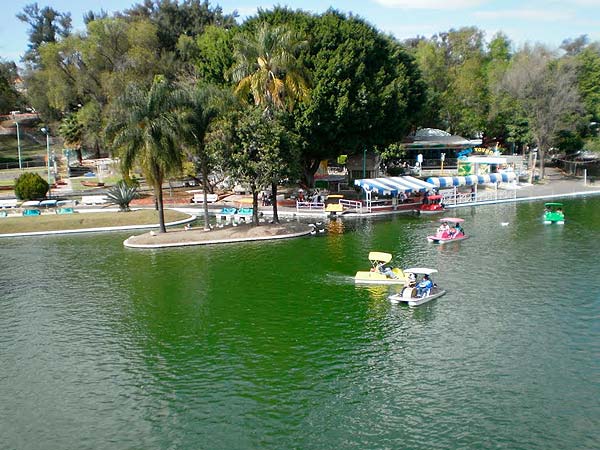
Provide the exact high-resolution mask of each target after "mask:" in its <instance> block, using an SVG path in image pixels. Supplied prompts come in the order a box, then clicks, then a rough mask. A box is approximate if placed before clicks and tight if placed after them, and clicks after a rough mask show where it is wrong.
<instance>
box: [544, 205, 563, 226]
mask: <svg viewBox="0 0 600 450" xmlns="http://www.w3.org/2000/svg"><path fill="white" fill-rule="evenodd" d="M562 207H563V204H562V203H545V204H544V223H545V224H551V223H556V224H558V225H562V224H564V223H565V214H564V213H563V210H562Z"/></svg>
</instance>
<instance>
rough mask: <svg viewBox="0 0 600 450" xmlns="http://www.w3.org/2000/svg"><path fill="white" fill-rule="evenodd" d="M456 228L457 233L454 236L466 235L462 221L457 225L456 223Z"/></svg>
mask: <svg viewBox="0 0 600 450" xmlns="http://www.w3.org/2000/svg"><path fill="white" fill-rule="evenodd" d="M454 229H455V230H456V233H455V234H454V236H453V237H460V236H464V234H465V230H463V227H461V226H460V223H457V224H456V225H454Z"/></svg>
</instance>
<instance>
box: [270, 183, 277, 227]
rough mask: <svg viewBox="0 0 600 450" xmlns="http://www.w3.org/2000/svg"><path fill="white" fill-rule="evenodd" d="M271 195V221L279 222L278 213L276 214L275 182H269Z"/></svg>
mask: <svg viewBox="0 0 600 450" xmlns="http://www.w3.org/2000/svg"><path fill="white" fill-rule="evenodd" d="M271 195H272V196H273V223H279V215H278V214H277V183H276V182H275V181H272V182H271Z"/></svg>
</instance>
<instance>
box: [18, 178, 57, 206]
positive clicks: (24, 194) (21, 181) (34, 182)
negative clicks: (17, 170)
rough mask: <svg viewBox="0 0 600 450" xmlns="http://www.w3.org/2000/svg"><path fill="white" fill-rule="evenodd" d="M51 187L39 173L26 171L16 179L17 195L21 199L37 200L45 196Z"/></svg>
mask: <svg viewBox="0 0 600 450" xmlns="http://www.w3.org/2000/svg"><path fill="white" fill-rule="evenodd" d="M49 187H50V186H49V185H48V182H47V181H46V180H44V179H43V178H42V177H41V176H39V175H38V174H37V173H33V172H25V173H23V174H21V176H19V178H17V179H16V180H15V195H16V196H17V198H18V199H21V200H35V199H38V198H42V197H45V196H46V192H48V188H49Z"/></svg>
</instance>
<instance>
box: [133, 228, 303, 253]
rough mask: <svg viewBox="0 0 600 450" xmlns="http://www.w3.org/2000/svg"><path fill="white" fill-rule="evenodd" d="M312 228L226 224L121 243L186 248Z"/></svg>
mask: <svg viewBox="0 0 600 450" xmlns="http://www.w3.org/2000/svg"><path fill="white" fill-rule="evenodd" d="M312 231H313V227H311V226H310V225H307V224H303V223H300V222H286V223H278V224H261V225H259V226H257V227H255V226H252V225H250V224H244V225H238V226H229V227H224V228H213V229H211V230H204V228H192V229H189V230H176V231H171V232H167V233H155V232H152V231H151V232H149V233H144V234H140V235H137V236H130V237H129V238H127V239H126V240H125V241H124V242H123V245H124V246H125V247H128V248H169V247H189V246H194V245H212V244H231V243H236V242H251V241H264V240H275V239H290V238H294V237H300V236H306V235H308V234H310V233H312Z"/></svg>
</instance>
